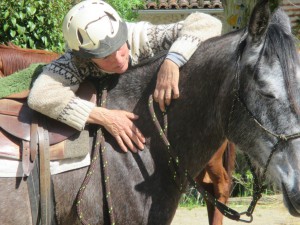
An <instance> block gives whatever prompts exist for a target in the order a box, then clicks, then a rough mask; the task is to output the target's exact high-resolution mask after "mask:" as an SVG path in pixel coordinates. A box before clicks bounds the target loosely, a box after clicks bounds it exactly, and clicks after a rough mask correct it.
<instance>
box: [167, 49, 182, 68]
mask: <svg viewBox="0 0 300 225" xmlns="http://www.w3.org/2000/svg"><path fill="white" fill-rule="evenodd" d="M166 59H170V60H171V61H172V62H174V63H175V64H176V65H177V66H178V67H179V68H180V67H182V66H183V65H184V64H185V63H186V62H187V60H186V59H185V58H184V57H183V56H182V55H180V54H178V53H176V52H169V53H168V54H167V56H166Z"/></svg>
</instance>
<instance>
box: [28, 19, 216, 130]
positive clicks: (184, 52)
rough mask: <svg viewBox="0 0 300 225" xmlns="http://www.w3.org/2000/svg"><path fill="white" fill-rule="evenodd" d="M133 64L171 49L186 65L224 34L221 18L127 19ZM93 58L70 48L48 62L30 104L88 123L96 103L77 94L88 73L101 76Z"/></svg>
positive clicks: (73, 124) (81, 125)
mask: <svg viewBox="0 0 300 225" xmlns="http://www.w3.org/2000/svg"><path fill="white" fill-rule="evenodd" d="M127 25H128V31H129V32H128V43H129V45H130V57H131V64H132V65H136V64H138V63H139V62H140V61H142V60H144V59H146V58H150V57H153V56H154V55H155V54H156V53H158V52H160V51H162V50H168V52H169V53H168V55H167V58H169V59H171V60H172V61H174V62H175V63H176V64H177V65H178V66H182V65H184V64H185V63H186V62H187V60H189V58H190V57H191V56H192V54H193V53H194V51H195V50H196V49H197V47H198V46H199V45H200V44H201V42H202V41H204V40H206V39H208V38H211V37H214V36H218V35H220V34H221V30H222V24H221V22H220V21H219V20H218V19H216V18H215V17H212V16H210V15H208V14H204V13H193V14H191V15H189V16H188V17H187V18H186V19H185V20H184V21H180V22H178V23H173V24H165V25H153V24H151V23H148V22H138V23H127ZM103 74H104V72H103V71H101V70H100V69H99V68H98V67H97V66H96V65H95V64H94V63H93V62H92V61H91V60H84V59H79V58H77V57H75V56H74V55H73V54H72V52H71V51H67V52H66V53H65V54H63V55H62V56H61V57H60V58H59V59H57V60H55V61H53V62H51V63H50V64H48V65H47V66H46V67H45V68H44V70H43V72H42V73H41V74H40V75H39V77H38V78H37V79H36V81H35V82H34V85H33V87H32V89H31V91H30V94H29V97H28V104H29V106H30V107H31V108H32V109H34V110H36V111H38V112H40V113H42V114H45V115H47V116H49V117H51V118H54V119H56V120H59V121H61V122H63V123H66V124H68V125H69V126H71V127H74V128H76V129H78V130H82V129H84V127H85V124H86V121H87V119H88V116H89V114H90V112H91V111H92V109H93V108H94V107H95V105H94V104H93V103H91V102H88V101H86V100H83V99H80V98H78V97H77V96H76V95H75V92H76V91H77V89H78V87H79V84H80V83H81V82H82V81H83V80H84V79H85V78H87V77H89V76H90V77H101V76H103Z"/></svg>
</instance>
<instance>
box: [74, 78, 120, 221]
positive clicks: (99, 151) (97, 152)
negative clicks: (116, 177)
mask: <svg viewBox="0 0 300 225" xmlns="http://www.w3.org/2000/svg"><path fill="white" fill-rule="evenodd" d="M103 80H104V81H103V83H104V82H105V81H106V79H105V78H104V79H103ZM101 83H102V82H101ZM101 85H104V84H100V85H99V86H101ZM99 90H102V93H100V92H99V93H98V103H97V105H99V106H101V107H106V98H107V88H106V87H105V86H104V87H102V88H101V89H100V88H98V91H99ZM95 135H96V139H95V141H96V142H95V143H94V147H93V153H92V157H91V158H92V160H91V164H90V166H89V168H88V171H87V173H86V176H85V178H84V181H83V183H82V185H81V187H80V189H79V192H78V194H77V198H76V208H77V214H78V217H79V220H80V222H81V224H83V225H91V224H90V223H89V222H88V221H87V219H86V218H85V217H84V214H83V210H82V205H81V203H82V201H83V194H84V191H85V190H86V187H87V185H88V183H89V182H90V179H91V177H92V175H93V174H94V172H95V167H96V163H97V159H98V158H99V157H100V164H101V169H102V171H103V175H104V176H103V177H104V185H105V186H104V194H105V199H106V202H107V206H108V213H109V220H110V224H111V225H115V224H116V222H115V217H114V214H113V206H112V198H111V192H110V185H109V175H108V167H107V166H108V161H107V155H106V147H105V138H104V134H103V132H102V128H101V127H99V128H98V129H97V131H96V134H95Z"/></svg>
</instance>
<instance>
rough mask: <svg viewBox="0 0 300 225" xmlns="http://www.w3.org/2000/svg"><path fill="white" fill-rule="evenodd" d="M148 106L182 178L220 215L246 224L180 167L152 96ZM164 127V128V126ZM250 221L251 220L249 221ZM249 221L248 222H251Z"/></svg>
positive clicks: (235, 212) (236, 213)
mask: <svg viewBox="0 0 300 225" xmlns="http://www.w3.org/2000/svg"><path fill="white" fill-rule="evenodd" d="M148 106H149V111H150V114H151V116H152V120H153V122H154V125H155V127H156V129H157V131H158V133H159V135H160V137H161V138H162V140H163V142H164V144H165V145H166V147H167V148H166V151H167V152H168V154H169V155H170V158H171V159H172V161H173V162H174V161H175V162H176V163H175V166H176V168H177V169H181V171H184V172H183V173H184V176H185V178H186V179H187V181H188V182H189V183H190V184H191V185H192V186H193V187H194V188H196V189H197V190H198V191H199V193H200V194H201V195H202V196H203V198H204V199H205V200H207V201H209V202H210V203H212V204H213V205H214V206H215V207H217V208H218V209H219V210H220V212H222V214H223V215H224V216H226V217H228V218H229V219H232V220H237V221H242V222H248V221H246V220H243V219H240V216H241V215H242V214H244V213H238V212H237V211H235V210H233V209H231V208H229V207H228V206H227V205H225V204H223V203H222V202H219V201H218V200H217V199H216V198H215V197H214V196H212V195H211V194H210V193H209V192H207V191H206V190H205V189H204V188H203V187H202V186H200V185H199V184H197V183H196V181H195V180H194V179H193V177H192V176H191V175H190V172H189V171H188V170H187V169H186V168H183V167H180V160H179V159H178V157H177V156H176V153H175V152H176V151H175V149H174V148H173V147H172V145H171V144H170V142H169V140H168V138H167V136H166V134H165V132H164V130H163V129H162V127H161V125H160V123H159V121H158V120H157V117H156V114H155V111H154V106H153V96H152V95H150V97H149V100H148ZM165 127H166V126H165ZM176 177H177V173H176V172H175V173H174V175H173V179H174V180H175V179H176ZM182 187H183V185H182V184H180V188H179V189H180V191H182ZM251 221H252V220H251ZM251 221H249V222H251Z"/></svg>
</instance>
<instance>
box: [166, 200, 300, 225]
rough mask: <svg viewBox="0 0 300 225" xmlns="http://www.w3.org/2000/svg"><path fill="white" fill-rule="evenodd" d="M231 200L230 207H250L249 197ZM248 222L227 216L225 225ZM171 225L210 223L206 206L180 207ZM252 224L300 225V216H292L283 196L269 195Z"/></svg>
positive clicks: (260, 206) (256, 211)
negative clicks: (285, 205) (284, 203)
mask: <svg viewBox="0 0 300 225" xmlns="http://www.w3.org/2000/svg"><path fill="white" fill-rule="evenodd" d="M241 201H242V202H243V204H241V203H240V202H238V200H237V199H231V200H230V202H231V203H230V207H232V208H233V209H234V210H236V211H238V212H243V211H245V210H247V208H248V202H249V201H250V200H249V199H244V200H241ZM242 224H247V223H242V222H237V221H233V220H230V219H228V218H225V219H224V221H223V225H242ZM171 225H209V224H208V218H207V212H206V208H205V207H197V208H193V209H187V208H178V209H177V211H176V214H175V217H174V220H173V222H172V224H171ZM250 225H300V218H297V217H292V216H291V215H290V214H289V213H288V211H287V209H286V208H285V207H284V205H283V202H282V196H269V197H265V198H264V199H262V201H260V202H259V204H258V205H257V206H256V208H255V210H254V214H253V222H252V223H250Z"/></svg>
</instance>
